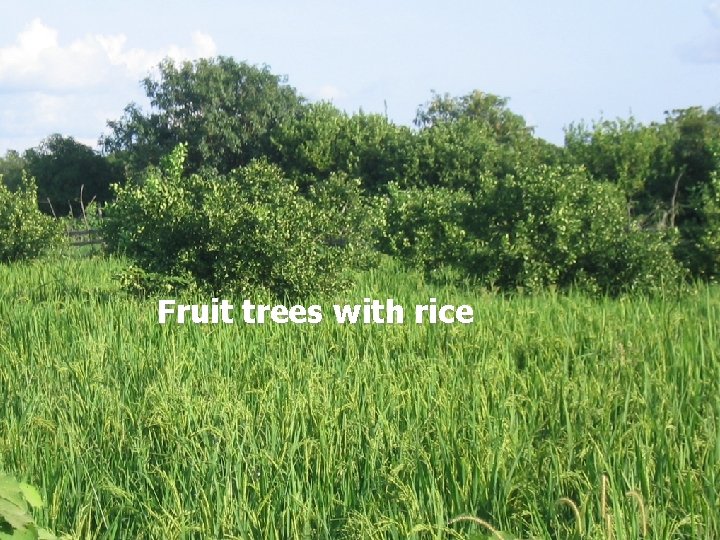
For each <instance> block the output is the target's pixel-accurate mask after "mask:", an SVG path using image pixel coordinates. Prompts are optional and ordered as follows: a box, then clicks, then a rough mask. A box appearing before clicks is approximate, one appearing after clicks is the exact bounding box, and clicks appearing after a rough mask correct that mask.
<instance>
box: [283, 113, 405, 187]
mask: <svg viewBox="0 0 720 540" xmlns="http://www.w3.org/2000/svg"><path fill="white" fill-rule="evenodd" d="M273 143H274V146H275V154H274V159H275V160H276V161H277V162H278V163H279V164H281V166H282V167H283V169H285V170H286V171H287V172H288V173H289V174H291V175H293V176H298V177H300V178H302V179H304V181H303V183H304V184H307V185H311V184H312V183H313V182H315V181H316V180H319V179H326V178H328V177H329V176H330V175H331V174H332V173H333V172H339V173H345V174H348V175H350V176H351V177H353V178H359V179H360V180H361V182H362V186H363V187H364V188H365V190H366V191H367V192H370V193H373V192H378V191H382V190H384V189H385V188H386V187H387V185H388V183H390V182H392V181H398V182H401V181H403V180H404V179H405V177H406V176H407V171H408V169H409V166H410V164H411V163H412V159H413V155H414V154H413V152H414V144H415V141H414V135H413V133H412V131H411V130H410V129H409V128H407V127H405V126H396V125H395V124H393V123H392V122H391V121H390V120H388V119H387V118H386V117H385V116H382V115H379V114H365V113H363V112H362V111H360V112H358V113H356V114H353V115H347V114H346V113H344V112H342V111H340V110H338V109H337V108H336V107H335V106H334V105H332V104H330V103H327V102H320V103H313V104H309V105H306V106H305V107H303V108H302V109H301V110H300V111H299V112H298V114H297V115H295V117H294V118H292V119H291V120H290V121H288V122H285V123H284V124H283V125H282V126H281V127H280V129H279V130H278V133H277V135H276V136H275V137H274V138H273Z"/></svg>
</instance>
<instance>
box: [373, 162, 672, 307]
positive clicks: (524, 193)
mask: <svg viewBox="0 0 720 540" xmlns="http://www.w3.org/2000/svg"><path fill="white" fill-rule="evenodd" d="M476 185H477V186H480V189H481V191H479V192H477V193H476V194H474V195H470V194H468V193H467V192H465V191H463V190H450V189H447V188H433V189H425V190H420V189H414V190H407V191H398V190H393V191H391V196H390V198H389V203H388V206H387V208H388V210H387V212H388V213H387V216H388V217H387V223H388V233H387V237H386V238H385V239H384V242H383V244H382V245H383V246H384V248H385V250H386V251H387V252H389V253H391V254H396V255H400V256H403V257H405V258H407V259H409V260H410V261H412V262H414V263H415V264H418V265H419V266H421V267H424V268H425V269H426V270H430V269H434V268H436V267H437V266H439V265H441V264H450V265H452V266H455V267H457V268H460V269H462V270H463V271H464V272H465V273H467V274H469V275H473V276H476V277H478V278H480V280H481V281H482V282H484V283H486V284H488V285H496V286H499V287H502V288H503V289H511V290H512V289H515V288H516V287H524V288H529V289H532V290H538V289H541V288H542V287H545V286H548V285H554V286H560V287H569V286H572V285H582V286H583V287H585V288H588V289H590V290H593V291H602V292H605V291H606V292H610V293H612V294H618V293H621V292H625V291H630V290H644V291H647V290H653V289H656V288H658V289H659V288H660V287H661V286H663V285H670V284H672V283H673V282H674V281H676V280H677V278H678V275H679V269H678V268H677V265H676V264H675V262H674V260H673V258H672V251H671V249H672V244H671V242H670V239H669V238H668V237H666V236H662V235H660V234H659V233H654V232H647V231H640V230H637V229H636V228H634V227H632V226H631V223H630V222H629V220H628V218H627V211H626V207H625V201H624V198H623V197H622V194H621V192H620V191H619V190H618V189H617V188H616V187H614V186H612V185H610V184H601V183H598V182H594V181H592V180H591V179H589V178H588V176H587V174H586V173H585V172H584V171H583V170H582V169H569V168H562V167H544V166H543V167H539V168H536V169H526V170H523V171H521V172H519V174H518V175H511V176H507V177H505V178H503V179H496V178H494V177H491V176H490V177H487V176H486V177H482V182H478V183H476Z"/></svg>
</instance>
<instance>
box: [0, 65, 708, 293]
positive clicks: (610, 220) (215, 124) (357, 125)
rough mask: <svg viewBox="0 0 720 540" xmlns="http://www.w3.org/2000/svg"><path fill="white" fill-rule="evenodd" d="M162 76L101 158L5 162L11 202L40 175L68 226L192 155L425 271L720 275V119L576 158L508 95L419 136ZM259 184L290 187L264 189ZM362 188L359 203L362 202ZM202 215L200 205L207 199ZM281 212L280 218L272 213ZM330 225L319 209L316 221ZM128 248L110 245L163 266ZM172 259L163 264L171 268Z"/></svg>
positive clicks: (209, 77)
mask: <svg viewBox="0 0 720 540" xmlns="http://www.w3.org/2000/svg"><path fill="white" fill-rule="evenodd" d="M159 67H160V69H159V75H158V76H157V77H156V78H147V79H145V80H144V81H143V86H144V89H145V91H146V94H147V96H148V98H149V100H150V103H151V107H150V109H149V110H142V109H141V108H140V107H138V106H137V105H135V104H130V105H128V106H127V107H126V109H125V111H124V114H123V115H122V117H121V118H120V119H118V120H114V121H111V122H109V123H108V126H109V135H107V136H104V137H103V138H102V139H101V146H102V151H101V152H100V153H96V152H94V151H93V150H91V149H90V148H88V147H86V146H84V145H82V144H80V143H78V142H77V141H75V140H73V139H72V138H71V137H63V136H61V135H51V136H50V137H48V138H47V139H46V140H45V141H43V142H42V143H41V144H40V145H39V146H38V147H36V148H32V149H30V150H27V151H26V152H24V153H23V154H19V153H17V152H13V151H10V152H8V153H7V154H6V155H5V157H4V158H0V174H1V175H2V179H3V182H4V183H5V184H6V186H7V187H8V188H10V191H13V190H16V189H18V187H19V186H20V185H21V183H22V176H23V171H25V172H26V173H27V175H29V176H32V177H34V178H35V181H36V183H37V188H38V192H37V193H38V200H39V204H40V208H41V210H42V211H43V212H46V213H50V212H52V211H53V210H54V212H55V214H56V215H66V214H67V213H68V211H69V210H70V209H71V210H72V211H73V212H77V210H78V205H79V195H80V186H81V185H84V188H83V198H84V200H85V201H86V202H87V201H88V200H90V199H92V198H95V199H96V200H97V201H100V202H108V201H111V200H112V199H113V197H114V196H115V195H114V194H113V191H112V190H111V188H110V185H111V183H117V184H119V185H122V186H125V187H123V188H120V187H119V188H118V189H117V190H116V192H115V193H116V194H117V193H125V196H126V197H130V196H131V195H129V194H130V193H133V190H142V189H143V186H144V185H145V183H146V180H147V178H148V174H150V173H149V172H148V171H150V170H155V171H156V173H152V174H155V177H156V178H162V177H169V176H172V175H168V174H165V176H163V174H164V173H162V172H157V171H159V170H158V169H157V167H158V166H159V165H160V164H161V162H162V161H163V159H167V157H168V156H170V155H171V154H172V153H173V152H174V151H175V149H176V148H178V146H179V145H183V146H182V147H183V151H182V152H181V154H176V157H175V159H176V160H178V159H179V160H181V161H182V168H183V175H185V176H187V177H188V178H189V177H192V176H193V175H194V176H196V177H197V178H205V179H212V182H211V183H213V182H217V183H222V182H225V183H227V182H242V181H243V180H242V179H243V178H244V179H245V180H246V181H249V182H250V184H253V185H255V187H254V188H253V189H255V190H256V191H257V189H268V190H269V191H268V193H274V194H275V195H277V193H278V190H279V191H280V192H282V193H283V194H284V195H283V196H287V197H290V195H289V193H291V192H292V193H294V195H293V196H292V197H300V198H304V199H305V200H314V201H315V203H314V204H323V203H321V199H322V197H326V198H327V201H332V204H333V205H336V206H338V207H339V208H342V207H343V197H350V198H351V199H352V200H349V201H348V207H352V208H356V206H357V205H360V207H362V208H364V209H365V210H366V211H358V214H357V215H361V214H366V215H367V216H368V218H367V219H368V220H369V222H368V223H366V224H365V225H367V229H366V228H365V225H362V226H361V225H359V224H358V222H357V221H355V222H352V223H351V222H350V221H347V220H346V221H347V222H346V223H345V225H346V226H347V227H350V228H353V227H355V228H357V230H359V231H364V234H365V233H367V232H368V231H370V233H369V234H371V236H372V238H373V248H372V249H379V250H380V251H383V252H386V253H389V254H391V255H395V256H398V257H401V258H403V259H404V260H406V261H407V262H408V263H411V264H413V265H417V266H420V267H423V268H425V269H427V270H433V269H436V268H439V267H449V268H453V269H455V270H457V271H458V272H460V273H461V274H462V275H467V276H472V277H474V278H478V279H480V280H481V281H482V282H483V283H486V284H488V285H497V286H500V287H504V288H513V287H517V286H523V287H530V288H535V287H542V286H546V285H558V286H568V285H573V284H581V285H584V286H588V287H590V288H592V289H595V290H605V291H615V292H620V291H625V290H633V289H648V288H656V287H660V286H664V285H666V284H668V283H670V282H674V281H677V280H681V279H682V278H701V279H706V280H713V279H717V277H718V275H719V273H720V110H719V109H718V108H717V107H715V108H710V109H704V108H702V107H692V108H687V109H682V110H673V111H671V112H666V116H665V120H664V121H663V122H659V123H651V124H641V123H638V122H637V121H635V120H634V119H632V118H630V119H619V120H601V121H598V122H594V123H592V124H590V125H588V124H585V123H579V124H575V125H571V126H569V127H568V128H567V129H566V136H565V144H564V146H562V147H560V146H556V145H553V144H550V143H548V142H546V141H544V140H543V139H540V138H538V137H536V136H535V135H534V133H533V129H532V128H531V127H529V126H528V125H527V123H526V122H525V120H524V119H523V118H522V117H521V116H520V115H518V114H515V113H513V112H512V111H511V110H510V109H509V108H508V104H507V100H506V99H505V98H501V97H498V96H495V95H491V94H486V93H483V92H480V91H474V92H472V93H470V94H468V95H465V96H460V97H452V96H448V95H440V94H433V95H432V96H431V97H430V100H429V101H428V103H426V104H425V105H423V106H421V107H420V108H419V110H418V111H417V116H416V119H415V122H414V127H412V128H411V127H407V126H399V125H396V124H394V123H393V122H392V121H390V120H389V119H388V118H387V117H386V116H384V115H380V114H366V113H363V112H358V113H355V114H347V113H345V112H343V111H341V110H339V109H337V108H336V107H335V106H334V105H332V104H331V103H327V102H320V103H312V102H308V101H306V100H305V99H304V98H303V97H302V96H300V95H299V94H298V93H297V91H296V90H295V89H294V88H292V87H291V86H289V85H288V84H286V81H285V80H284V79H283V78H282V77H279V76H277V75H274V74H273V73H271V72H270V70H269V69H268V68H267V67H257V66H252V65H248V64H246V63H242V62H237V61H235V60H233V59H232V58H227V57H217V58H212V59H202V60H197V61H195V62H185V63H182V64H175V63H173V62H172V61H170V60H166V61H164V62H162V63H161V64H160V66H159ZM149 168H151V169H149ZM152 168H155V169H152ZM248 168H249V169H248ZM242 171H245V172H242ZM248 171H249V172H248ZM165 172H166V173H167V168H166V169H165ZM152 174H150V176H151V177H152ZM258 175H259V176H258ZM263 175H264V176H263ZM260 177H263V178H266V179H267V178H268V177H269V178H272V179H273V181H275V182H285V183H287V185H288V186H289V185H291V186H292V188H291V189H290V191H289V192H286V191H283V189H284V188H283V189H280V188H278V187H277V186H275V187H272V188H269V187H267V186H265V187H262V186H263V185H265V184H263V182H259V183H258V184H257V185H256V184H254V182H255V181H256V180H258V178H260ZM230 179H232V180H230ZM248 179H252V180H248ZM351 181H352V182H354V184H353V185H356V188H357V190H356V191H354V190H355V188H353V189H350V188H348V186H349V185H350V183H352V182H351ZM328 182H331V183H333V182H334V184H332V185H335V186H336V188H333V189H334V191H333V189H330V188H329V187H328V186H330V184H328ZM191 184H192V185H195V186H196V187H197V186H199V185H200V184H201V183H198V182H195V183H192V182H191ZM339 184H343V185H344V186H345V187H344V188H343V189H339V188H337V186H338V185H339ZM203 186H205V187H203V188H202V189H209V188H207V185H206V184H203ZM258 186H260V187H258ZM186 188H187V186H186ZM147 189H151V188H147ZM184 189H185V188H184ZM198 189H200V188H198ZM123 190H124V191H123ZM243 190H245V191H243ZM248 190H249V191H248ZM201 191H202V190H201ZM256 191H255V192H253V191H252V189H250V188H248V187H247V186H245V187H243V188H240V189H239V192H247V193H246V195H247V196H246V197H245V198H244V199H243V204H245V203H247V204H250V203H251V202H252V200H254V199H253V197H255V196H256V195H257V193H256ZM321 192H322V193H325V195H318V193H321ZM137 193H140V191H137ZM253 193H254V195H253ZM328 193H331V195H328ZM292 197H290V199H292ZM281 199H282V197H281ZM290 199H288V200H290ZM138 200H140V199H138ZM283 200H284V199H283ZM293 200H294V199H293ZM327 201H326V202H327ZM126 202H127V201H126ZM136 202H137V201H136ZM186 202H187V203H188V204H190V205H191V206H192V205H193V204H196V205H199V206H198V208H199V207H201V206H202V204H206V203H207V199H206V198H204V197H202V196H200V197H199V198H198V197H196V198H195V199H194V202H193V201H186ZM122 204H124V203H121V205H122ZM267 204H268V205H269V207H268V208H269V211H272V201H267ZM288 204H289V203H288ZM293 204H295V203H293ZM328 204H330V203H328ZM146 210H148V209H146ZM134 211H135V212H139V211H140V208H139V207H137V205H136V206H135V207H134ZM148 211H149V210H148ZM314 211H315V210H312V209H311V208H309V207H308V208H307V212H308V215H314V214H313V212H314ZM111 213H112V212H111ZM140 213H142V212H140ZM340 215H343V214H341V213H340V214H337V215H335V217H334V218H333V219H334V220H336V221H337V220H338V219H340V217H339V216H340ZM155 217H157V216H155ZM125 218H129V216H125ZM135 219H140V217H139V216H137V215H136V216H135ZM328 219H329V218H328ZM353 219H359V218H357V216H355V217H354V218H353ZM330 221H332V219H330ZM340 221H342V219H341V220H340ZM351 221H352V220H351ZM116 225H117V224H116ZM116 225H113V227H115V229H113V230H116V229H117V226H116ZM198 226H199V225H198ZM111 228H112V227H111ZM198 230H199V229H198ZM116 232H118V234H120V233H119V231H116ZM125 232H126V233H127V232H128V231H125ZM326 232H327V234H323V233H322V231H320V230H318V231H317V233H318V234H319V235H320V236H323V237H324V238H326V239H327V238H329V237H332V238H335V240H336V242H335V244H337V245H330V246H329V247H331V248H337V249H340V250H342V249H350V248H352V238H350V237H351V236H352V235H351V234H350V233H349V232H348V230H342V231H341V230H335V231H326ZM130 236H132V235H130ZM120 237H122V238H125V239H126V240H127V238H129V236H128V234H125V235H124V236H122V235H121V236H120ZM120 237H118V238H120ZM127 242H129V240H128V241H127ZM127 242H126V243H125V244H123V243H122V242H119V241H118V242H113V241H112V240H111V241H110V245H114V246H115V247H117V248H118V249H123V250H125V251H129V252H133V249H135V248H137V249H135V251H136V252H137V253H141V252H142V253H145V254H147V249H145V248H142V249H141V248H140V247H138V246H137V245H136V246H135V248H133V247H132V245H131V243H127ZM330 244H332V242H331V243H330ZM324 245H325V246H326V247H328V242H327V241H326V242H325V244H324ZM146 247H147V246H146ZM176 249H179V250H180V251H182V249H181V247H179V246H176ZM180 251H179V252H180ZM179 252H178V253H179ZM171 255H172V254H166V255H165V257H164V260H165V261H167V260H171V259H172V256H171ZM175 255H177V253H175ZM195 255H197V256H198V257H201V258H202V259H203V260H205V262H204V263H203V265H204V266H203V268H204V270H203V271H202V272H199V273H198V271H196V270H193V269H192V268H190V266H187V265H186V266H183V267H182V272H189V274H190V275H195V276H196V277H198V276H199V275H200V274H203V273H205V274H208V275H210V274H212V275H214V272H215V270H216V269H213V268H215V266H214V265H215V264H216V262H217V260H218V258H222V256H219V255H217V254H216V255H213V254H212V253H204V254H198V253H196V254H195ZM245 255H246V256H249V255H250V254H249V253H245ZM256 255H258V254H257V253H256ZM213 257H215V258H213ZM161 259H162V258H161ZM318 260H320V259H318ZM158 261H160V259H158V260H156V261H155V263H157V264H155V263H153V264H150V265H149V268H150V267H151V268H153V269H154V270H157V269H158V268H160V267H162V264H165V263H160V262H158ZM226 262H227V261H226ZM223 265H224V266H223V268H225V266H227V265H225V263H223ZM231 266H232V265H231ZM223 271H224V272H225V274H227V268H225V270H223ZM258 272H260V273H262V271H260V270H258ZM231 273H232V272H231ZM271 273H272V272H271ZM203 275H204V274H203ZM216 277H217V276H216ZM218 279H219V278H218ZM240 281H243V280H240ZM251 281H252V280H251ZM281 281H282V280H281ZM290 281H292V280H290ZM214 282H215V283H216V284H217V280H215V281H214ZM245 282H246V281H243V283H245ZM266 285H267V283H266ZM283 290H284V289H283V287H282V286H279V288H278V291H279V292H281V291H283ZM295 292H300V291H295Z"/></svg>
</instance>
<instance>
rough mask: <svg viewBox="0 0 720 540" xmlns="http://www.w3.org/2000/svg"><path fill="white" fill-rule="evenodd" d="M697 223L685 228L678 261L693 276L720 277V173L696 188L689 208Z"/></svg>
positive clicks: (716, 173)
mask: <svg viewBox="0 0 720 540" xmlns="http://www.w3.org/2000/svg"><path fill="white" fill-rule="evenodd" d="M688 206H689V207H690V208H691V209H692V212H693V214H694V215H695V221H694V222H692V223H688V224H686V226H685V227H683V228H682V238H681V241H680V242H679V245H678V247H677V252H678V255H679V259H680V260H682V261H683V262H684V263H685V265H686V266H687V267H688V268H689V270H690V272H691V273H692V275H694V276H697V277H700V278H702V279H710V280H717V278H718V277H720V169H719V170H717V171H714V172H713V173H712V177H711V180H710V182H709V183H708V184H706V185H702V186H697V187H696V188H695V189H694V190H693V192H692V193H691V195H690V200H689V205H688Z"/></svg>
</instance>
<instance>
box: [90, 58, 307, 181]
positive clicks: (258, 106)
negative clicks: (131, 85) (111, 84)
mask: <svg viewBox="0 0 720 540" xmlns="http://www.w3.org/2000/svg"><path fill="white" fill-rule="evenodd" d="M142 84H143V87H144V89H145V92H146V94H147V96H148V98H149V99H150V105H151V109H150V111H149V112H143V111H142V110H141V109H140V108H139V107H138V106H137V105H135V104H130V105H128V107H127V108H126V109H125V114H124V116H123V117H122V118H121V119H120V120H117V121H112V122H109V123H108V126H109V127H110V129H111V133H110V134H109V135H108V136H107V137H105V138H104V139H103V141H102V142H103V147H104V149H105V151H106V152H107V153H111V154H115V155H117V156H118V158H119V159H121V160H122V162H123V163H124V164H125V166H126V169H127V171H128V173H129V174H130V175H131V176H132V175H135V174H139V173H140V172H142V171H143V170H144V168H145V167H146V166H148V165H150V164H154V165H157V164H158V163H159V161H160V158H161V156H164V155H165V154H167V153H169V152H170V151H171V150H172V149H173V148H175V146H176V145H177V144H180V143H187V144H188V158H187V167H188V170H189V171H192V172H197V171H199V170H200V169H201V168H202V167H208V168H214V169H216V170H217V171H219V172H220V173H227V172H229V171H231V170H232V169H234V168H236V167H239V166H242V165H246V164H247V163H249V162H250V161H251V160H252V159H255V158H258V157H261V156H264V155H268V154H270V153H271V150H272V144H271V138H272V134H273V132H274V130H276V129H277V128H278V127H279V126H280V125H282V124H283V122H285V121H286V120H287V119H289V118H290V117H291V116H292V115H293V114H294V113H295V112H296V111H297V109H298V108H299V107H300V105H301V103H302V100H301V98H300V97H299V96H298V95H297V93H296V92H295V90H294V89H293V88H292V87H290V86H288V85H287V84H286V83H285V80H284V79H283V78H282V77H279V76H277V75H273V74H272V73H271V72H270V70H269V68H268V67H267V66H263V67H256V66H252V65H249V64H246V63H244V62H237V61H235V60H234V59H232V58H228V57H223V56H219V57H217V58H210V59H200V60H196V61H194V62H183V63H181V64H176V63H175V62H173V61H172V60H169V59H166V60H164V61H163V62H161V63H160V65H159V76H158V77H157V78H153V77H147V78H146V79H144V80H143V81H142Z"/></svg>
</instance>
